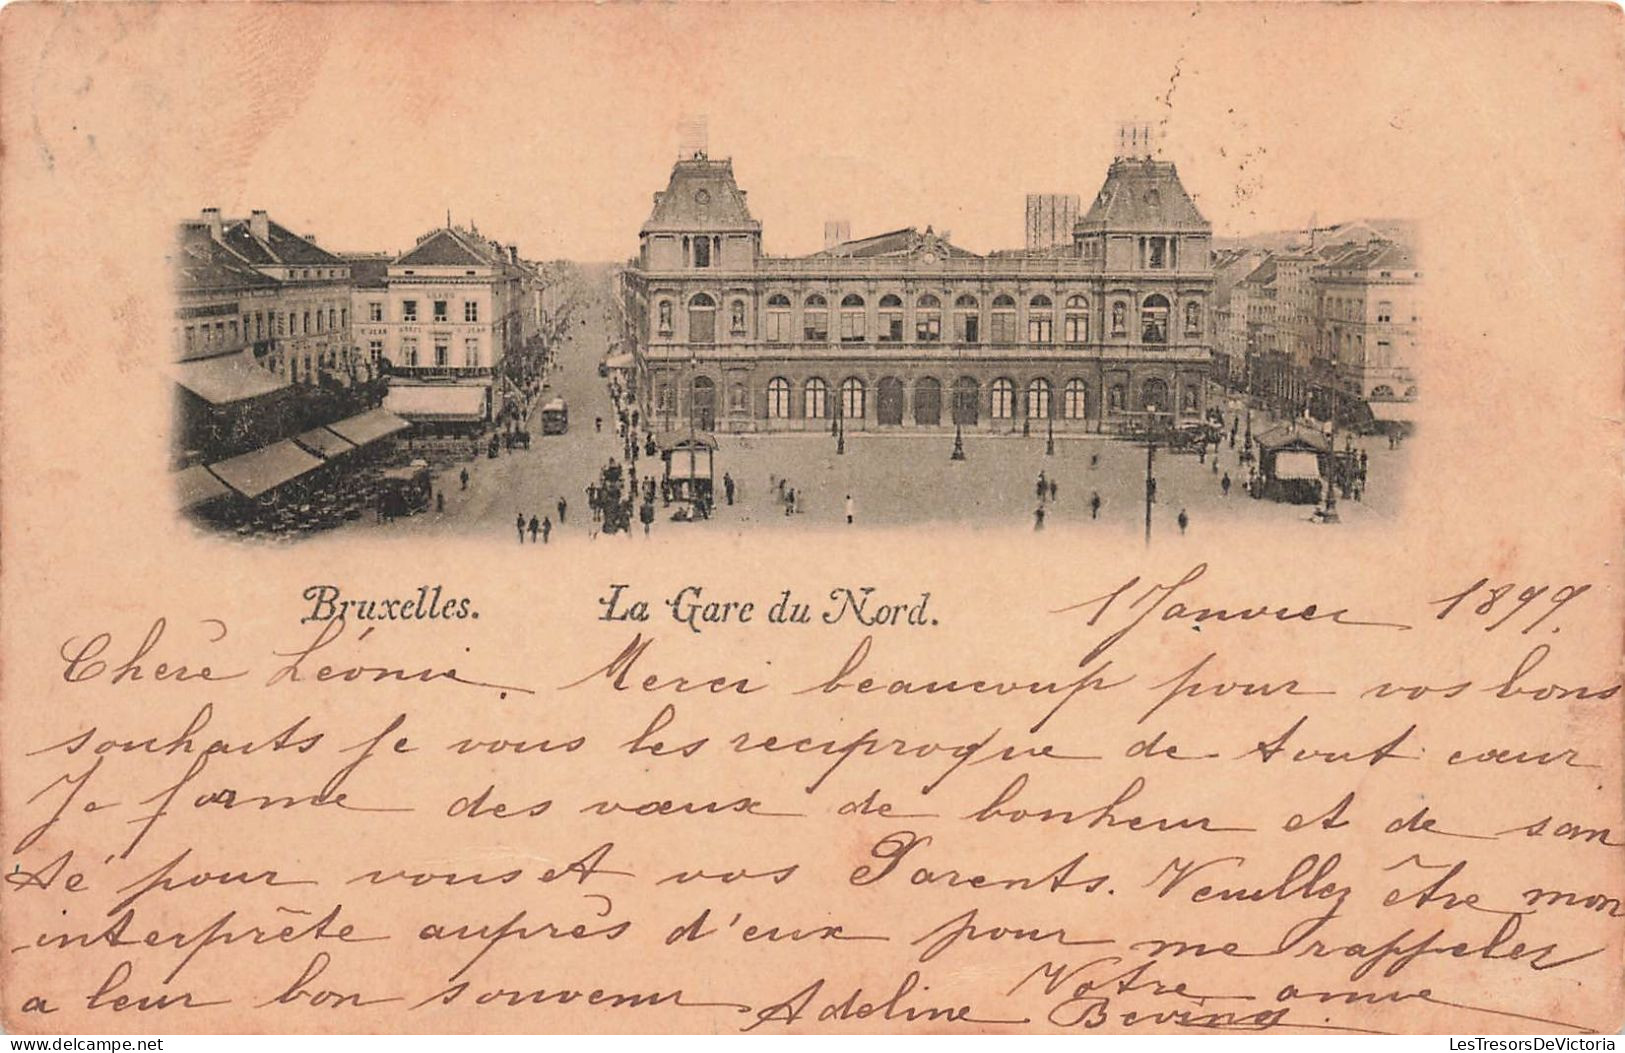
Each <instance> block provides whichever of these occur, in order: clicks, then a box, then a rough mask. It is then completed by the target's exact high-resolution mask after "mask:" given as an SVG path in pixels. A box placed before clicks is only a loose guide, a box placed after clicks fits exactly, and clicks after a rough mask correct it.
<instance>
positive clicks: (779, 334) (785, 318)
mask: <svg viewBox="0 0 1625 1053" xmlns="http://www.w3.org/2000/svg"><path fill="white" fill-rule="evenodd" d="M767 342H768V343H770V344H787V343H789V342H790V298H789V297H788V296H786V295H784V294H783V293H774V294H773V295H772V296H769V297H768V298H767Z"/></svg>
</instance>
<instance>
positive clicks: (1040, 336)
mask: <svg viewBox="0 0 1625 1053" xmlns="http://www.w3.org/2000/svg"><path fill="white" fill-rule="evenodd" d="M1054 326H1055V319H1053V318H1051V317H1049V316H1048V315H1033V316H1032V317H1030V318H1028V319H1027V342H1028V343H1029V344H1047V343H1049V342H1050V341H1051V340H1052V339H1053V338H1054V335H1055V330H1054Z"/></svg>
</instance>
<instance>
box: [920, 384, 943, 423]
mask: <svg viewBox="0 0 1625 1053" xmlns="http://www.w3.org/2000/svg"><path fill="white" fill-rule="evenodd" d="M914 423H915V424H923V425H926V426H928V427H936V426H937V425H938V424H941V423H942V382H941V381H940V380H938V379H937V378H936V377H921V378H920V379H919V380H916V381H915V382H914Z"/></svg>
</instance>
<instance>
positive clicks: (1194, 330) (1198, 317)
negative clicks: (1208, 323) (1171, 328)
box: [1185, 300, 1202, 336]
mask: <svg viewBox="0 0 1625 1053" xmlns="http://www.w3.org/2000/svg"><path fill="white" fill-rule="evenodd" d="M1201 334H1202V305H1201V304H1199V303H1197V302H1196V301H1195V300H1189V301H1186V303H1185V335H1186V336H1200V335H1201Z"/></svg>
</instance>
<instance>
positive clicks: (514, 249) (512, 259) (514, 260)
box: [508, 244, 519, 267]
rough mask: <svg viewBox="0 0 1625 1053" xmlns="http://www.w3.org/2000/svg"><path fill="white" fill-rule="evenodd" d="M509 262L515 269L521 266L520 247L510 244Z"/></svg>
mask: <svg viewBox="0 0 1625 1053" xmlns="http://www.w3.org/2000/svg"><path fill="white" fill-rule="evenodd" d="M508 262H509V263H511V264H513V265H514V266H515V267H517V266H519V246H518V245H512V244H510V245H509V246H508Z"/></svg>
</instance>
